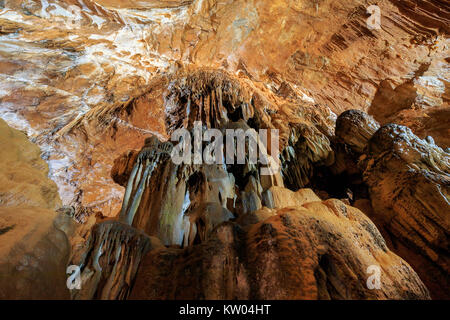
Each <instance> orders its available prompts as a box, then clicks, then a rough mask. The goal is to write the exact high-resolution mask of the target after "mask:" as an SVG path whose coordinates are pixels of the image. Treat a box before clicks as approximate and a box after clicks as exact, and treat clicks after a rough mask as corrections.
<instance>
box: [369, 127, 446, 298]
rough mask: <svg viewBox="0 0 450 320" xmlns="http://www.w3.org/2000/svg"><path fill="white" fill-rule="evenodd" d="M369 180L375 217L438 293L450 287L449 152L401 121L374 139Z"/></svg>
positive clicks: (400, 251) (433, 291)
mask: <svg viewBox="0 0 450 320" xmlns="http://www.w3.org/2000/svg"><path fill="white" fill-rule="evenodd" d="M368 148H369V154H368V159H367V160H366V161H367V167H366V169H365V171H364V181H365V182H366V184H367V185H368V187H369V192H370V198H371V202H372V207H373V210H374V213H375V216H374V219H376V221H380V223H379V226H380V228H382V229H384V230H386V232H387V234H388V237H389V239H391V241H392V247H393V248H394V249H393V250H395V252H397V253H398V254H399V255H401V256H402V257H403V258H404V259H406V260H407V261H408V262H409V263H410V264H411V265H412V266H413V267H414V268H415V269H416V270H417V272H418V273H419V275H420V276H421V278H422V279H423V281H424V282H425V283H426V285H427V286H428V288H429V289H430V290H431V292H432V293H433V296H434V297H436V298H441V299H443V298H448V292H449V288H450V283H449V277H448V274H449V272H450V268H449V263H450V256H449V253H448V246H449V242H448V239H449V230H450V217H449V212H450V203H449V199H450V154H449V153H447V152H445V151H443V150H442V149H441V148H440V147H438V146H436V145H435V144H434V142H433V140H432V139H430V138H428V139H425V140H422V139H420V138H418V137H417V136H415V135H414V134H413V133H412V132H411V130H410V129H409V128H407V127H404V126H399V125H392V124H391V125H386V126H383V127H382V128H381V129H380V130H378V131H377V132H376V133H375V135H374V136H373V137H372V138H371V139H370V140H369V147H368Z"/></svg>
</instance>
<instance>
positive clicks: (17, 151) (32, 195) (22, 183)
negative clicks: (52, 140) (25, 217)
mask: <svg viewBox="0 0 450 320" xmlns="http://www.w3.org/2000/svg"><path fill="white" fill-rule="evenodd" d="M0 148H1V150H2V151H1V153H0V206H6V207H21V206H31V207H32V206H35V207H40V208H47V209H53V210H56V209H57V208H59V207H60V206H61V200H60V199H59V196H58V189H57V187H56V184H55V183H54V182H53V181H51V180H50V179H49V178H48V177H47V175H48V166H47V164H46V163H45V161H44V160H42V159H41V150H40V149H39V147H38V146H36V145H34V144H32V143H30V142H29V141H28V138H27V136H26V135H25V134H24V133H23V132H20V131H18V130H15V129H12V128H10V127H8V125H7V124H6V123H5V121H3V120H2V119H0Z"/></svg>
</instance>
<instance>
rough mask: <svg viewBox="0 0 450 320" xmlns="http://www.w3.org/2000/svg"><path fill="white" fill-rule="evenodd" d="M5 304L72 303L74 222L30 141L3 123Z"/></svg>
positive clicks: (0, 248) (0, 205) (1, 279)
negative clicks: (69, 274) (69, 277)
mask: <svg viewBox="0 0 450 320" xmlns="http://www.w3.org/2000/svg"><path fill="white" fill-rule="evenodd" d="M0 146H1V149H2V150H1V153H0V299H68V298H69V297H70V295H69V290H68V289H67V287H66V275H65V271H66V264H67V262H68V259H69V254H70V243H69V240H68V238H67V235H66V233H65V232H70V228H71V225H72V223H73V222H72V221H71V218H70V217H69V216H67V215H64V214H57V213H56V212H55V211H53V210H54V209H56V208H58V207H59V206H60V205H61V200H60V199H59V197H58V193H57V188H56V185H55V183H54V182H53V181H51V180H50V179H49V178H48V177H47V173H48V167H47V164H46V163H45V162H44V161H43V160H42V159H41V158H40V151H39V148H38V147H37V146H36V145H33V144H32V143H30V142H29V141H28V139H27V137H26V135H25V134H24V133H22V132H20V131H18V130H15V129H12V128H10V127H8V126H7V125H6V123H5V122H4V121H3V120H0Z"/></svg>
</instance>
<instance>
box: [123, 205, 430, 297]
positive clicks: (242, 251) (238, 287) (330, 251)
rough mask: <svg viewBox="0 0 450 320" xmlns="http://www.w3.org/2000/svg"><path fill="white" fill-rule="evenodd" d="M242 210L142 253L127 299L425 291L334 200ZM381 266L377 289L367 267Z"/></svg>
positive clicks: (363, 220) (355, 215)
mask: <svg viewBox="0 0 450 320" xmlns="http://www.w3.org/2000/svg"><path fill="white" fill-rule="evenodd" d="M310 200H311V202H307V203H304V204H303V205H297V206H296V207H292V208H285V209H278V210H276V211H273V212H267V210H268V209H264V210H262V211H256V212H254V213H250V214H248V215H250V216H251V217H248V218H244V217H246V216H247V215H245V216H243V218H242V219H241V220H240V223H239V224H238V223H233V222H226V223H224V224H221V225H220V226H219V227H218V228H216V229H215V230H214V233H213V235H211V237H210V239H209V240H208V241H206V242H204V243H202V244H200V245H198V246H194V247H188V248H185V249H177V248H161V249H158V250H153V251H151V252H149V253H148V254H147V256H146V257H145V258H144V260H143V262H142V264H141V266H140V268H139V271H138V274H137V277H136V284H135V287H134V289H133V291H132V293H131V296H130V298H132V299H133V298H134V299H429V294H428V291H427V289H426V288H425V286H424V285H423V283H422V282H421V280H420V279H419V277H418V276H417V274H416V273H415V272H414V271H413V269H412V268H411V267H410V266H409V265H408V264H407V263H406V262H405V261H403V260H402V259H401V258H399V257H398V256H396V255H395V254H394V253H392V252H391V251H390V250H389V249H388V248H387V246H386V243H385V242H384V240H383V237H382V236H381V234H380V233H379V232H378V230H377V228H376V227H375V225H374V224H373V223H372V222H371V221H370V220H369V219H368V218H367V217H366V216H365V215H364V214H363V213H361V212H360V211H359V210H357V209H355V208H353V207H350V206H346V205H345V204H344V203H342V202H340V201H338V200H327V201H324V202H322V201H317V199H312V198H311V199H310ZM372 265H375V266H377V267H379V268H380V270H381V278H380V281H381V286H380V288H381V289H379V290H370V289H368V287H367V279H368V274H367V268H368V267H369V266H372Z"/></svg>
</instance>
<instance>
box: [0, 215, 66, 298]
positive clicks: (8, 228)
mask: <svg viewBox="0 0 450 320" xmlns="http://www.w3.org/2000/svg"><path fill="white" fill-rule="evenodd" d="M59 219H63V221H61V223H63V224H67V223H70V222H68V221H64V220H65V219H66V217H64V216H63V217H61V216H58V215H57V214H56V213H55V212H54V211H51V210H48V209H45V208H37V207H8V208H5V207H0V299H39V300H40V299H57V300H59V299H69V298H70V293H69V290H68V289H67V287H66V278H67V275H66V273H65V272H66V266H67V262H68V260H69V254H70V243H69V241H68V239H67V235H66V234H65V233H64V232H63V231H62V230H61V229H59V228H58V227H57V224H56V222H57V220H59Z"/></svg>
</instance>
